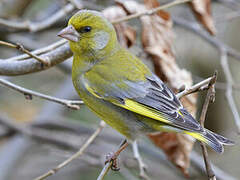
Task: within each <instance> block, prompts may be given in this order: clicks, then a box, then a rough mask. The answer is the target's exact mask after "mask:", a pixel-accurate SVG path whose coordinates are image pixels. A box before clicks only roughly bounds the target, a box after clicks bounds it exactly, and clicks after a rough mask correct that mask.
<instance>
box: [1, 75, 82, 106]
mask: <svg viewBox="0 0 240 180" xmlns="http://www.w3.org/2000/svg"><path fill="white" fill-rule="evenodd" d="M0 84H2V85H4V86H6V87H8V88H11V89H13V90H15V91H18V92H20V93H22V94H23V95H24V96H25V98H26V99H32V96H36V97H39V98H42V99H45V100H48V101H52V102H55V103H59V104H63V105H65V106H67V107H69V108H72V109H79V108H80V107H79V105H81V104H83V101H72V100H66V99H60V98H56V97H53V96H49V95H45V94H42V93H39V92H35V91H32V90H29V89H26V88H23V87H20V86H17V85H16V84H13V83H11V82H9V81H7V80H4V79H0Z"/></svg>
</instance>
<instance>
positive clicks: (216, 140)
mask: <svg viewBox="0 0 240 180" xmlns="http://www.w3.org/2000/svg"><path fill="white" fill-rule="evenodd" d="M185 133H186V134H189V135H190V136H192V137H194V138H195V139H197V140H199V141H201V142H204V143H206V144H207V145H209V146H210V147H211V148H212V149H213V150H214V151H216V152H218V153H223V151H224V148H223V145H234V142H233V141H231V140H229V139H227V138H225V137H223V136H221V135H219V134H216V133H214V132H212V131H209V130H207V129H204V131H203V132H201V133H197V132H189V131H188V132H185Z"/></svg>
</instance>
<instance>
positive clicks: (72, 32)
mask: <svg viewBox="0 0 240 180" xmlns="http://www.w3.org/2000/svg"><path fill="white" fill-rule="evenodd" d="M57 35H58V36H60V37H62V38H64V39H67V40H69V41H74V42H78V41H79V39H80V34H79V33H78V32H77V31H76V29H75V28H74V27H73V26H72V25H69V26H67V27H66V28H64V29H63V30H61V31H60V32H59V33H58V34H57Z"/></svg>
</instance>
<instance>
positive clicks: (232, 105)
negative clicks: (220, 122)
mask: <svg viewBox="0 0 240 180" xmlns="http://www.w3.org/2000/svg"><path fill="white" fill-rule="evenodd" d="M220 53H221V57H220V62H221V66H222V69H223V72H224V74H225V78H226V83H227V89H226V94H225V95H226V98H227V101H228V104H229V107H230V109H231V111H232V114H233V116H234V120H235V124H236V125H237V131H238V133H240V117H239V113H238V110H237V106H236V104H235V102H234V98H233V94H232V86H233V84H234V81H233V78H232V75H231V71H230V68H229V64H228V59H227V52H226V49H225V48H221V49H220Z"/></svg>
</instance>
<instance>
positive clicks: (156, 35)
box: [118, 0, 196, 176]
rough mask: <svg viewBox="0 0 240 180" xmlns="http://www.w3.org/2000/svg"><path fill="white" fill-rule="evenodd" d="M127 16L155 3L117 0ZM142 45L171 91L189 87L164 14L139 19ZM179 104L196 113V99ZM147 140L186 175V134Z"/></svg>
mask: <svg viewBox="0 0 240 180" xmlns="http://www.w3.org/2000/svg"><path fill="white" fill-rule="evenodd" d="M118 3H121V6H123V7H124V10H126V12H127V13H130V14H133V13H139V12H141V11H144V10H146V8H147V9H150V8H154V7H157V6H159V3H158V2H157V0H145V1H144V3H145V6H144V5H141V4H137V3H136V2H133V1H120V2H119V1H118ZM140 20H141V23H142V44H143V48H144V51H145V52H146V53H147V54H148V55H149V56H150V57H151V60H152V62H153V64H154V70H155V73H156V74H157V75H158V76H159V77H160V78H161V79H162V80H163V81H164V82H166V83H168V85H169V86H170V87H171V88H172V89H173V90H175V91H176V90H177V89H179V88H180V87H181V86H182V85H185V86H186V87H189V86H191V85H192V78H191V74H190V73H189V72H187V71H186V70H184V69H180V68H179V67H178V65H177V63H176V60H175V57H174V53H173V51H172V48H171V46H172V41H173V38H174V34H173V32H172V20H171V18H170V15H169V14H168V13H167V12H165V11H159V12H158V13H156V14H153V15H151V16H142V17H141V18H140ZM182 103H183V105H184V106H185V107H186V108H187V109H188V110H189V111H190V113H191V114H193V115H194V114H195V112H196V96H195V95H189V96H187V97H184V98H182ZM149 138H150V139H151V140H152V141H153V142H154V143H155V144H156V145H157V146H158V147H160V148H161V149H162V150H163V151H164V152H165V153H166V155H167V157H168V159H169V160H170V161H171V162H172V163H173V164H174V165H176V166H177V167H178V168H179V169H181V171H182V172H183V173H184V174H185V175H186V176H187V175H188V168H189V165H190V160H189V156H190V152H191V151H192V148H193V144H194V142H195V140H194V139H193V138H191V137H190V136H188V135H182V134H175V133H165V132H164V133H161V132H159V133H154V134H150V135H149Z"/></svg>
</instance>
